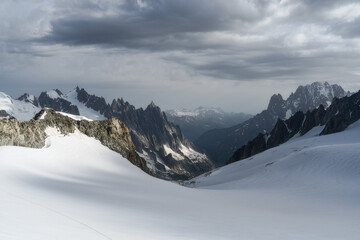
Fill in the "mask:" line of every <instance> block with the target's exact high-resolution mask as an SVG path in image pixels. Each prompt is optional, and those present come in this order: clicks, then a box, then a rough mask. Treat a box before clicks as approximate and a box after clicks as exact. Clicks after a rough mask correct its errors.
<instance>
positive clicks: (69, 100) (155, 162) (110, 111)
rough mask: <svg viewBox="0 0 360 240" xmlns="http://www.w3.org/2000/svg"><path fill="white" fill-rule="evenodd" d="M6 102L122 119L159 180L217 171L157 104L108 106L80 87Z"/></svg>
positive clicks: (116, 101) (117, 103) (118, 101)
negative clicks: (143, 106)
mask: <svg viewBox="0 0 360 240" xmlns="http://www.w3.org/2000/svg"><path fill="white" fill-rule="evenodd" d="M6 101H7V102H8V105H9V106H10V107H11V108H14V106H12V104H11V102H13V103H15V102H16V103H19V104H18V105H19V107H18V108H19V109H20V108H21V109H20V110H21V111H22V112H24V110H23V109H24V108H23V106H21V103H23V105H26V107H27V108H29V109H30V107H29V106H28V105H31V106H32V107H33V108H34V110H35V109H37V111H36V112H38V111H39V110H40V108H38V107H36V106H35V105H33V104H37V105H39V106H41V107H47V108H52V109H54V110H56V111H59V112H64V113H70V114H73V115H81V116H84V117H86V118H88V119H93V120H102V119H106V118H110V117H115V118H117V119H119V120H120V121H122V122H123V123H125V125H126V126H127V127H128V128H129V131H130V135H131V138H132V142H133V143H134V145H135V149H136V151H137V152H138V154H140V155H141V157H143V158H144V159H146V162H147V166H148V168H150V169H151V171H152V173H153V175H155V176H156V177H159V178H163V179H168V180H185V179H189V178H192V177H195V176H197V175H199V174H201V173H204V172H207V171H209V170H211V169H213V168H214V165H213V163H212V161H211V160H210V159H209V158H208V157H207V156H206V155H205V154H203V153H202V152H200V151H199V150H198V149H197V148H196V147H195V146H194V144H193V143H192V142H191V141H189V140H188V139H187V138H186V137H184V135H183V134H182V132H181V130H180V128H179V127H178V126H176V125H175V124H172V123H170V122H169V121H168V120H167V117H166V115H165V113H164V112H163V111H161V109H160V108H159V107H158V106H156V105H155V104H154V103H151V104H150V105H149V106H148V107H147V108H146V109H142V108H139V109H136V108H135V107H134V106H133V105H131V104H130V103H128V102H126V101H124V100H123V99H122V98H121V99H114V100H113V101H112V102H111V104H109V103H107V102H106V100H105V99H104V98H103V97H98V96H96V95H91V94H89V93H88V92H86V91H85V90H84V89H83V88H79V87H76V88H75V89H74V90H73V91H71V92H69V93H68V94H63V93H62V92H61V91H60V90H58V89H55V90H50V91H45V92H42V93H41V94H40V96H39V97H38V98H36V97H34V96H31V95H29V94H24V95H23V96H21V97H20V98H19V100H16V101H15V100H14V101H13V100H11V99H10V98H8V99H6ZM0 110H1V104H0ZM13 112H14V111H13ZM25 112H26V110H25ZM18 113H19V111H17V112H14V114H12V116H14V117H16V118H18V115H19V114H18ZM4 115H5V113H4ZM29 116H31V117H29ZM33 116H34V113H32V114H30V113H29V114H26V116H23V117H22V118H21V119H19V120H22V121H24V120H25V121H27V120H29V119H31V118H32V117H33Z"/></svg>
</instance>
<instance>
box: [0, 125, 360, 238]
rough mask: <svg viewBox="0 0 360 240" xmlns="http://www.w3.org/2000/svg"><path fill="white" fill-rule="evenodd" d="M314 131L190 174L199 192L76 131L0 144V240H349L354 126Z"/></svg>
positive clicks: (359, 211)
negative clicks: (38, 145) (33, 145)
mask: <svg viewBox="0 0 360 240" xmlns="http://www.w3.org/2000/svg"><path fill="white" fill-rule="evenodd" d="M321 130H322V129H319V128H318V129H313V130H312V131H310V132H308V133H307V134H306V135H304V136H302V137H296V138H294V139H293V140H292V141H291V142H288V143H286V144H284V145H281V146H279V147H277V148H274V149H271V150H269V151H266V152H263V153H261V154H259V155H257V156H254V158H252V159H248V160H245V161H244V162H237V163H234V164H231V165H228V166H225V167H222V168H220V169H218V170H215V171H213V172H211V173H207V174H205V175H204V176H201V177H198V178H196V179H195V180H194V183H193V184H192V186H196V187H198V188H201V189H198V188H186V187H182V186H179V185H177V184H173V183H170V182H166V181H162V180H159V179H156V178H153V177H151V176H149V175H147V174H145V173H144V172H142V171H140V170H139V169H138V168H136V167H135V166H133V165H132V164H130V163H129V162H128V161H127V160H126V159H124V158H123V157H121V156H120V155H119V154H116V153H114V152H113V151H110V150H109V149H108V148H106V147H105V146H103V145H102V144H101V143H100V142H99V141H97V140H95V139H94V138H89V137H88V136H86V135H84V134H81V133H79V132H77V131H75V132H74V133H71V134H68V135H66V136H63V135H60V134H58V133H56V131H52V133H53V134H51V135H50V136H49V137H48V138H47V139H46V141H47V144H46V147H45V148H42V149H30V148H23V147H10V146H3V147H0V182H1V186H0V239H12V240H23V239H57V238H58V239H69V240H73V239H74V240H78V239H88V240H93V239H94V240H95V239H96V240H98V239H156V240H158V239H179V240H180V239H181V240H191V239H199V240H201V239H207V240H212V239H216V240H219V239H220V240H223V239H224V240H225V239H234V240H235V239H247V240H268V239H300V240H303V239H304V240H305V239H306V240H308V239H317V240H338V239H342V240H352V239H356V238H357V237H358V236H359V234H360V230H359V228H358V223H359V221H360V203H359V201H358V199H359V197H360V190H359V187H358V186H359V184H360V175H359V172H360V159H359V156H360V152H359V151H360V150H359V149H360V146H359V142H360V124H359V122H356V123H355V124H353V125H351V126H350V127H349V128H348V129H346V130H345V131H344V132H341V133H336V134H332V135H326V136H320V137H319V136H315V135H317V134H318V133H319V132H320V131H321ZM49 132H51V131H49ZM64 149H66V151H64ZM275 150H276V151H275ZM79 156H81V157H79ZM19 229H21V231H19Z"/></svg>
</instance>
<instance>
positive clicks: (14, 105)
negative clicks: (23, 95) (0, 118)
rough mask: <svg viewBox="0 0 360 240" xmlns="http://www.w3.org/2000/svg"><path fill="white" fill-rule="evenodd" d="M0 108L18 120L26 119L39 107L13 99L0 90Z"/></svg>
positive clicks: (38, 109)
mask: <svg viewBox="0 0 360 240" xmlns="http://www.w3.org/2000/svg"><path fill="white" fill-rule="evenodd" d="M0 110H4V111H6V112H7V113H8V114H9V115H11V116H13V117H16V118H17V119H18V120H20V121H28V120H30V119H32V118H33V117H34V116H35V114H36V113H37V112H39V111H40V108H39V107H36V106H34V105H33V104H31V103H29V102H25V101H19V100H15V99H13V98H12V97H10V96H9V95H7V94H5V93H3V92H0Z"/></svg>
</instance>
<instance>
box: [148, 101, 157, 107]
mask: <svg viewBox="0 0 360 240" xmlns="http://www.w3.org/2000/svg"><path fill="white" fill-rule="evenodd" d="M147 108H159V107H158V106H157V105H156V104H155V103H154V101H151V103H150V104H149V105H148V106H147Z"/></svg>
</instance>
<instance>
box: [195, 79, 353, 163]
mask: <svg viewBox="0 0 360 240" xmlns="http://www.w3.org/2000/svg"><path fill="white" fill-rule="evenodd" d="M348 94H349V93H348V92H345V91H344V90H343V89H342V88H341V87H340V86H338V85H336V84H335V85H330V84H329V83H327V82H325V83H319V82H315V83H312V84H310V85H306V86H300V87H298V88H297V89H296V91H295V92H294V93H291V94H290V96H289V97H288V98H287V99H286V100H284V99H283V98H282V96H281V95H280V94H276V95H273V96H272V97H271V99H270V101H269V105H268V108H267V109H266V110H264V111H262V112H261V113H259V114H257V115H255V116H254V117H253V118H251V119H249V120H247V121H245V122H243V123H241V124H238V125H236V126H233V127H230V128H225V129H216V130H211V131H208V132H206V133H204V134H203V135H201V136H200V137H199V138H198V139H197V140H195V144H196V145H197V146H198V147H199V148H201V149H204V150H205V151H206V152H207V153H208V154H209V155H210V157H211V159H213V161H214V162H216V164H217V166H222V165H224V164H225V162H226V161H227V160H228V159H229V158H230V156H232V154H233V153H234V152H235V151H236V149H238V148H240V147H241V146H243V145H244V144H246V143H247V142H248V141H249V140H251V139H253V138H255V137H256V136H257V134H258V133H259V132H264V131H265V132H270V131H271V130H272V129H273V127H274V126H275V124H276V123H277V119H278V118H280V119H286V118H289V117H290V116H291V115H293V114H295V113H296V112H298V111H302V112H307V111H312V110H314V109H316V108H317V107H318V106H320V105H323V106H324V107H328V106H329V104H330V103H331V101H332V99H333V98H334V97H344V96H346V95H348ZM317 114H318V115H319V116H310V117H321V113H317ZM307 124H308V122H307ZM310 127H311V126H308V128H310ZM304 131H305V130H304Z"/></svg>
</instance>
